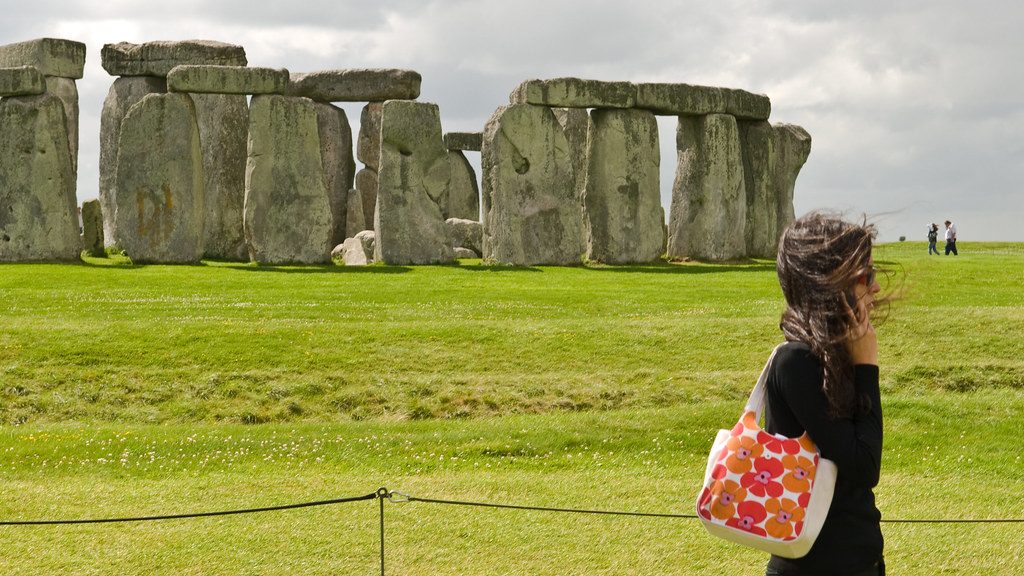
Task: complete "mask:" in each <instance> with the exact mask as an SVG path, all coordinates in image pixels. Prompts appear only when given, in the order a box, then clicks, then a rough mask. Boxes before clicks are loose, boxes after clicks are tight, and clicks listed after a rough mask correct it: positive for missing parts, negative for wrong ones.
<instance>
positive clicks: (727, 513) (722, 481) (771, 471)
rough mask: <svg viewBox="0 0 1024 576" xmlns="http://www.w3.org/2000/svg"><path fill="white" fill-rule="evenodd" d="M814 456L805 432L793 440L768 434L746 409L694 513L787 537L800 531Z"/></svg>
mask: <svg viewBox="0 0 1024 576" xmlns="http://www.w3.org/2000/svg"><path fill="white" fill-rule="evenodd" d="M818 458H819V456H818V452H817V447H816V446H815V445H814V443H813V442H812V441H811V439H810V438H809V437H808V436H807V435H806V434H805V435H804V436H801V437H800V438H794V439H790V438H786V437H784V436H777V435H772V434H768V433H767V432H764V431H763V430H761V429H760V427H759V426H758V425H757V421H756V416H755V415H754V413H752V412H748V413H746V414H744V415H743V418H742V419H741V420H740V422H739V423H737V424H736V426H735V427H734V428H733V429H732V431H731V433H730V436H729V439H728V440H727V441H726V444H725V447H724V448H723V449H722V452H721V454H719V456H718V458H717V459H716V461H715V466H714V468H713V470H712V474H711V476H712V480H711V481H710V482H709V486H708V487H707V488H705V490H704V491H703V492H702V493H701V497H700V499H699V501H698V503H697V511H698V513H699V514H700V515H701V516H702V517H703V518H705V519H707V520H709V521H711V522H714V523H716V524H722V525H726V526H731V527H733V528H736V529H740V530H744V531H747V532H752V533H755V534H760V535H764V536H766V537H767V538H771V539H775V540H779V541H787V540H793V539H794V538H797V537H798V536H799V535H800V533H801V532H802V530H803V524H804V522H803V521H804V510H805V509H806V507H807V504H808V502H809V501H810V492H811V489H812V488H813V487H814V478H815V472H816V470H817V467H818Z"/></svg>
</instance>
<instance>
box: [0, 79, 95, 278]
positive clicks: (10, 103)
mask: <svg viewBox="0 0 1024 576" xmlns="http://www.w3.org/2000/svg"><path fill="white" fill-rule="evenodd" d="M66 126H67V124H66V122H65V118H64V106H63V104H61V102H60V100H58V99H57V97H56V96H53V95H50V94H43V95H40V96H22V97H14V98H4V99H3V100H0V135H2V136H3V137H2V138H0V262H18V261H29V260H76V259H77V258H78V256H79V253H80V252H81V250H82V244H81V238H79V236H78V217H77V210H76V206H77V202H76V200H75V179H74V172H73V170H72V165H71V157H70V152H69V148H68V135H67V127H66Z"/></svg>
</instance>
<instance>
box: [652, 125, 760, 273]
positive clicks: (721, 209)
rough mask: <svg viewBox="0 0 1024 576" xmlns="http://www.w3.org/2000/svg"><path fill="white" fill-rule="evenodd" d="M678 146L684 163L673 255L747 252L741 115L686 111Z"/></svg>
mask: <svg viewBox="0 0 1024 576" xmlns="http://www.w3.org/2000/svg"><path fill="white" fill-rule="evenodd" d="M676 148H677V150H678V157H679V165H678V167H677V170H676V181H675V184H674V185H673V187H672V207H671V211H670V213H669V229H668V255H669V257H673V258H682V257H692V258H701V259H707V260H729V259H732V258H739V257H742V256H743V255H744V253H745V250H746V242H745V240H744V226H745V223H746V207H747V206H746V194H745V192H744V176H743V160H742V158H741V156H740V141H739V129H738V128H737V126H736V118H735V117H733V116H730V115H727V114H708V115H706V116H680V117H679V128H678V133H677V137H676Z"/></svg>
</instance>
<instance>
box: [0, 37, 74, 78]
mask: <svg viewBox="0 0 1024 576" xmlns="http://www.w3.org/2000/svg"><path fill="white" fill-rule="evenodd" d="M16 66H35V67H36V68H38V69H39V72H40V73H41V74H43V75H44V76H59V77H61V78H71V79H78V78H81V77H82V71H83V69H84V68H85V44H82V43H81V42H75V41H74V40H62V39H60V38H37V39H35V40H29V41H27V42H18V43H17V44H7V45H5V46H0V68H7V67H16Z"/></svg>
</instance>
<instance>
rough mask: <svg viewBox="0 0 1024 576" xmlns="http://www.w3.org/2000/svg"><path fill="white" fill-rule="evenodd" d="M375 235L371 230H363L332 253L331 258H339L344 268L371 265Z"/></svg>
mask: <svg viewBox="0 0 1024 576" xmlns="http://www.w3.org/2000/svg"><path fill="white" fill-rule="evenodd" d="M374 244H375V235H374V232H373V230H363V231H362V232H360V233H358V234H356V235H355V236H353V237H352V238H347V239H346V240H345V242H344V243H343V244H341V245H340V246H338V247H337V248H335V249H334V252H332V253H331V254H332V257H333V258H338V257H341V259H342V261H343V262H345V266H366V265H367V264H373V253H374Z"/></svg>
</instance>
